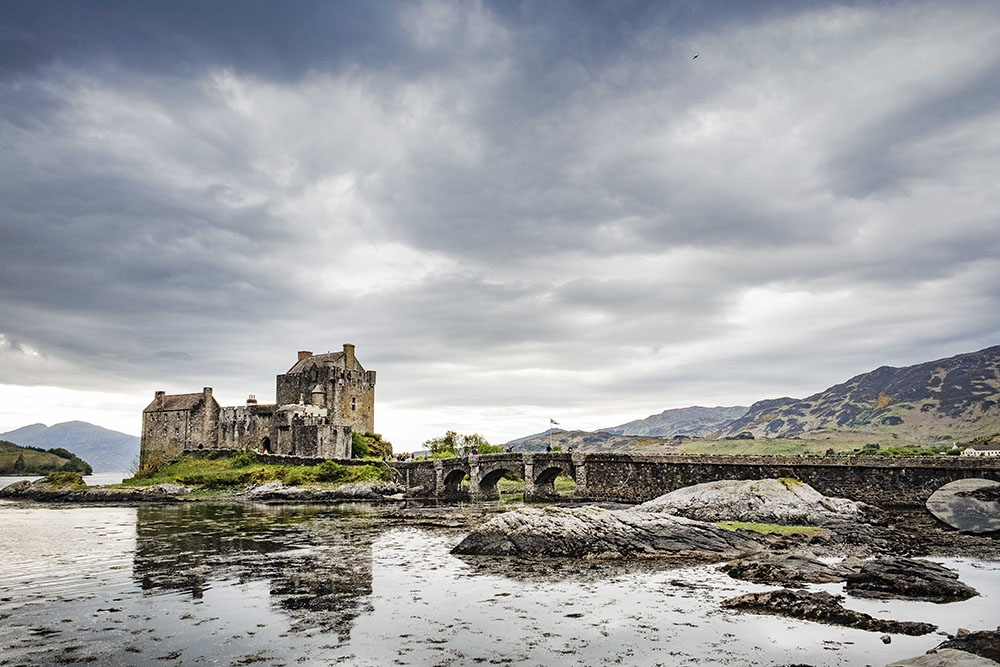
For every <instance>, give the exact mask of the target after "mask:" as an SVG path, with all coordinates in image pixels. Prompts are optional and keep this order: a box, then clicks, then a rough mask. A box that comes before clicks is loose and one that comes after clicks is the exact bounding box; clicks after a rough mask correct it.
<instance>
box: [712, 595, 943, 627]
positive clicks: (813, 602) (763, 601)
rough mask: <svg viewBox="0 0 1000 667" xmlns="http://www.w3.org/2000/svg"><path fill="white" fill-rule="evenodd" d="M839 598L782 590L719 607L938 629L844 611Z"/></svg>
mask: <svg viewBox="0 0 1000 667" xmlns="http://www.w3.org/2000/svg"><path fill="white" fill-rule="evenodd" d="M841 599H842V598H841V597H840V596H837V595H831V594H830V593H823V592H817V593H811V592H808V591H802V590H789V589H787V588H783V589H780V590H776V591H765V592H763V593H747V594H746V595H739V596H737V597H734V598H729V599H728V600H725V601H724V602H723V603H722V606H723V607H726V608H728V609H741V610H743V611H749V612H752V613H755V614H774V615H777V616H787V617H789V618H801V619H804V620H807V621H816V622H818V623H827V624H829V625H841V626H844V627H848V628H858V629H859V630H870V631H872V632H886V633H889V634H901V635H926V634H928V633H931V632H934V631H935V630H937V626H936V625H931V624H930V623H918V622H916V621H891V620H886V619H881V618H875V617H873V616H870V615H868V614H865V613H862V612H860V611H854V610H853V609H847V608H846V607H844V605H842V604H841V603H840V601H841Z"/></svg>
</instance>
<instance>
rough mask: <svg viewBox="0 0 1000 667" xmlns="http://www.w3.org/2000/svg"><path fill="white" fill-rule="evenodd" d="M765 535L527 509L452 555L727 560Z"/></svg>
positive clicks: (676, 520)
mask: <svg viewBox="0 0 1000 667" xmlns="http://www.w3.org/2000/svg"><path fill="white" fill-rule="evenodd" d="M762 543H763V540H762V536H759V535H755V534H753V533H747V532H736V531H730V530H726V529H724V528H722V527H720V526H717V525H715V524H711V523H704V522H701V521H693V520H691V519H685V518H683V517H677V516H671V515H669V514H657V513H653V512H637V511H634V510H631V509H628V510H605V509H601V508H598V507H593V506H585V507H571V508H559V507H547V508H525V509H521V510H517V511H513V512H506V513H504V514H501V515H500V516H498V517H496V518H494V519H491V520H490V521H488V522H486V523H485V524H483V525H481V526H479V527H478V528H476V529H474V530H473V531H472V532H471V533H470V534H469V535H468V536H467V537H466V538H465V539H464V540H462V542H461V543H460V544H459V545H458V546H456V547H455V548H454V549H453V550H452V553H456V554H481V555H482V554H485V555H496V556H571V557H585V558H627V557H668V556H681V557H683V558H685V559H688V560H691V561H696V560H701V561H713V560H716V561H717V560H723V559H724V558H726V557H730V556H733V555H735V554H738V553H739V552H745V551H748V550H753V549H758V548H760V546H761V544H762Z"/></svg>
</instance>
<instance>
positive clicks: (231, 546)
mask: <svg viewBox="0 0 1000 667" xmlns="http://www.w3.org/2000/svg"><path fill="white" fill-rule="evenodd" d="M319 519H323V520H319ZM327 519H335V520H327ZM379 532H380V531H379V529H378V528H377V527H376V525H375V521H374V519H373V517H372V516H371V515H370V513H368V512H366V511H365V508H363V507H362V508H359V507H358V506H354V507H351V508H349V509H347V508H337V507H334V508H329V507H288V506H278V507H274V506H265V505H259V506H243V505H208V504H201V503H198V504H194V503H192V504H184V505H178V506H170V507H162V506H161V507H140V508H139V509H138V515H137V521H136V549H135V559H134V566H133V577H134V578H135V580H136V582H137V583H138V585H139V586H140V587H141V588H142V590H144V591H154V592H155V591H180V592H183V593H185V594H186V595H189V596H190V597H191V598H194V599H200V598H202V597H203V596H204V594H205V592H206V590H207V589H209V588H210V587H211V586H212V585H213V583H214V582H222V581H227V582H228V581H236V582H239V583H240V584H246V583H250V582H254V581H265V582H267V584H268V587H269V591H270V596H271V604H272V605H273V606H274V607H275V608H277V609H279V610H281V611H282V612H284V613H286V614H287V615H288V616H289V617H290V619H291V629H292V630H301V629H304V628H321V629H322V630H324V631H326V632H334V633H336V634H337V635H338V637H339V639H340V640H341V641H342V640H343V639H344V638H346V636H347V635H348V634H349V632H350V628H351V624H352V622H353V620H354V619H355V618H357V616H358V615H360V614H362V613H365V612H366V611H370V610H371V602H370V600H369V596H370V595H371V592H372V541H373V540H374V538H375V536H376V535H377V534H378V533H379Z"/></svg>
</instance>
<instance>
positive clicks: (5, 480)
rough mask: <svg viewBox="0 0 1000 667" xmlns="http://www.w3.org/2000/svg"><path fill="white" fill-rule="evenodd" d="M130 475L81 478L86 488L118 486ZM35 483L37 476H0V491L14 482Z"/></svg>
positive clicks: (110, 474)
mask: <svg viewBox="0 0 1000 667" xmlns="http://www.w3.org/2000/svg"><path fill="white" fill-rule="evenodd" d="M131 476H132V473H129V472H98V473H94V474H93V475H87V476H86V477H84V478H83V481H85V482H86V483H87V486H99V485H101V484H118V483H120V482H121V481H122V480H123V479H125V478H126V477H131ZM25 479H26V480H28V481H31V482H33V481H35V480H36V479H41V477H38V476H31V477H3V476H2V475H0V489H2V488H3V487H5V486H7V485H8V484H13V483H14V482H20V481H21V480H25Z"/></svg>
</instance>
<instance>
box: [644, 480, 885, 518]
mask: <svg viewBox="0 0 1000 667" xmlns="http://www.w3.org/2000/svg"><path fill="white" fill-rule="evenodd" d="M636 510H638V511H643V512H657V513H664V514H675V515H677V516H683V517H686V518H688V519H695V520H698V521H746V522H752V523H776V524H781V525H786V526H789V525H806V526H825V525H830V524H843V523H877V522H881V521H882V512H881V510H879V509H878V508H876V507H873V506H871V505H868V504H866V503H861V502H856V501H854V500H847V499H845V498H830V497H827V496H824V495H823V494H821V493H820V492H818V491H816V490H815V489H814V488H812V487H811V486H809V485H808V484H805V483H803V482H799V481H798V480H794V479H787V478H783V479H756V480H723V481H719V482H707V483H705V484H696V485H695V486H688V487H685V488H683V489H678V490H676V491H672V492H670V493H668V494H666V495H663V496H660V497H659V498H654V499H653V500H650V501H648V502H645V503H643V504H641V505H639V506H637V507H636Z"/></svg>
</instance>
